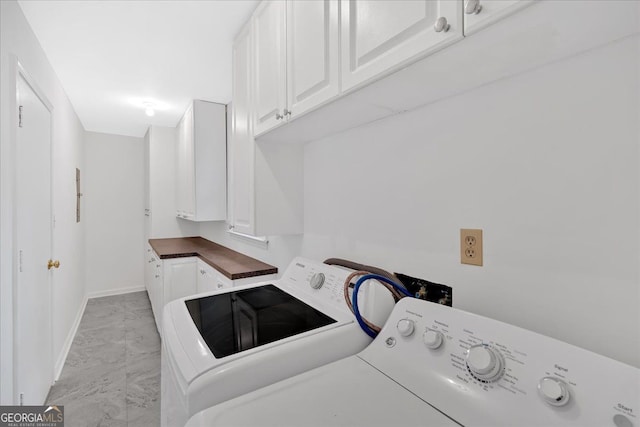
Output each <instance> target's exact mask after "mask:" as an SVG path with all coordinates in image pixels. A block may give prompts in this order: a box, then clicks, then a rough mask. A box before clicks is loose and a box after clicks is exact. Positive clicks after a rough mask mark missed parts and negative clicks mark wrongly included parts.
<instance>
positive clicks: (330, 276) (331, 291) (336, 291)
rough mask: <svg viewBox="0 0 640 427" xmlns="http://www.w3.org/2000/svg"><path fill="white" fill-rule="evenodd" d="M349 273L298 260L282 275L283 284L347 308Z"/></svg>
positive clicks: (310, 261)
mask: <svg viewBox="0 0 640 427" xmlns="http://www.w3.org/2000/svg"><path fill="white" fill-rule="evenodd" d="M347 276H349V271H348V270H345V269H342V268H338V267H335V266H331V265H327V264H324V263H321V262H318V261H313V260H309V259H306V258H301V257H298V258H296V259H295V260H294V261H293V262H292V263H291V264H290V265H289V267H288V268H287V270H286V271H285V272H284V274H283V275H282V279H281V283H284V284H286V285H287V286H291V287H293V288H295V289H297V290H300V291H302V292H304V293H305V294H307V295H309V296H311V297H313V298H315V299H319V300H321V301H324V302H325V303H331V304H332V305H337V306H339V307H341V308H346V304H345V302H344V291H343V286H344V281H345V280H346V279H347Z"/></svg>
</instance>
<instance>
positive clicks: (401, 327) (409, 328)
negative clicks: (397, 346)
mask: <svg viewBox="0 0 640 427" xmlns="http://www.w3.org/2000/svg"><path fill="white" fill-rule="evenodd" d="M396 327H397V328H398V332H399V333H400V335H402V336H403V337H408V336H411V334H413V330H414V329H415V324H414V323H413V320H410V319H406V318H405V319H400V320H399V321H398V324H397V325H396Z"/></svg>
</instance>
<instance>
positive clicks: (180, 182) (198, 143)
mask: <svg viewBox="0 0 640 427" xmlns="http://www.w3.org/2000/svg"><path fill="white" fill-rule="evenodd" d="M226 129H227V128H226V106H225V105H224V104H216V103H213V102H206V101H199V100H196V101H193V102H192V103H191V105H189V107H188V108H187V111H186V112H185V113H184V115H183V116H182V119H181V120H180V122H179V123H178V127H177V133H178V135H177V136H178V144H177V152H176V183H177V185H176V203H177V212H176V215H177V216H178V218H183V219H188V220H191V221H218V220H225V219H226V218H227V190H226V188H227V148H226V147H227V130H226Z"/></svg>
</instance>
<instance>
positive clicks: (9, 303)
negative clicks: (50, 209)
mask: <svg viewBox="0 0 640 427" xmlns="http://www.w3.org/2000/svg"><path fill="white" fill-rule="evenodd" d="M7 58H8V60H7V61H6V62H7V63H6V64H2V65H0V67H2V68H4V67H6V71H7V72H6V74H4V73H3V74H2V75H1V76H0V85H1V86H2V90H3V91H4V90H6V93H5V94H4V95H5V96H6V97H7V98H8V99H7V100H6V101H4V100H3V101H2V102H7V104H8V107H7V108H8V112H7V113H4V114H3V116H5V117H6V118H7V119H8V123H3V124H2V125H3V126H2V134H1V135H2V136H1V137H0V138H1V142H0V163H1V164H2V167H1V168H0V171H2V172H1V173H0V195H1V196H2V197H1V200H2V209H1V210H0V227H1V230H0V234H2V239H0V248H1V250H0V254H2V255H1V256H0V275H1V279H2V280H0V349H1V350H0V377H1V378H2V381H0V403H1V404H3V405H13V404H15V403H16V401H15V395H14V390H15V369H14V367H15V356H14V347H15V346H14V341H15V319H14V316H15V310H14V308H15V303H16V296H15V289H16V280H17V278H16V273H17V272H16V258H15V256H14V251H15V248H16V229H15V216H16V212H15V209H16V208H15V203H14V202H15V159H16V156H15V146H16V144H15V140H16V125H15V124H16V123H17V121H18V112H17V109H18V107H17V99H16V84H17V81H18V77H17V76H18V73H17V70H18V65H17V64H18V58H17V57H16V56H15V55H13V54H11V53H9V54H8V55H7ZM3 71H4V70H3Z"/></svg>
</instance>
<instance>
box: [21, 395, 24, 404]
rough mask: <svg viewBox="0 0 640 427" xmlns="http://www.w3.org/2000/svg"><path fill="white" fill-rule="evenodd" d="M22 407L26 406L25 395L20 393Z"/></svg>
mask: <svg viewBox="0 0 640 427" xmlns="http://www.w3.org/2000/svg"><path fill="white" fill-rule="evenodd" d="M20 406H24V393H20Z"/></svg>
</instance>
